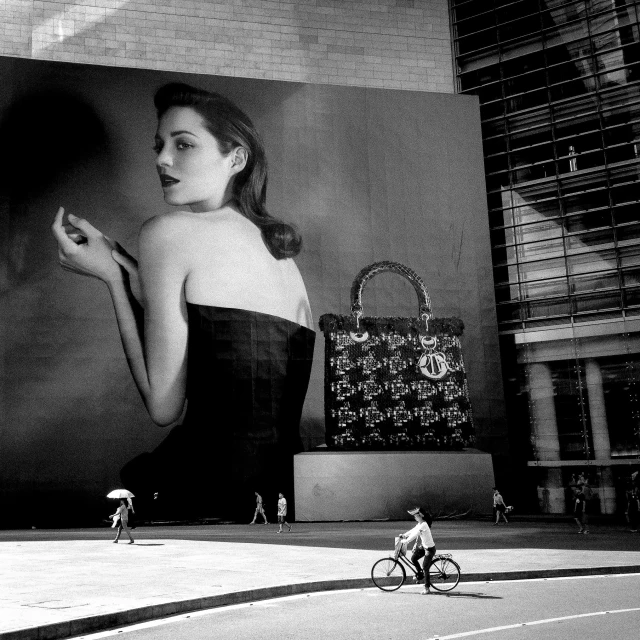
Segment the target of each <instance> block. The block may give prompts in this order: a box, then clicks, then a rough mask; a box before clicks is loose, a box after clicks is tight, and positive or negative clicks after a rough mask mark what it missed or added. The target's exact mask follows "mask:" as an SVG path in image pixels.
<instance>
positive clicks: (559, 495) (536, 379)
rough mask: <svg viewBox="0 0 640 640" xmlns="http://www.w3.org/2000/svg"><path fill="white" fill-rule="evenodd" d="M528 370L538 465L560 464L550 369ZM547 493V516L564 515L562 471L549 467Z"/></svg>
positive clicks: (533, 366) (537, 366) (533, 365)
mask: <svg viewBox="0 0 640 640" xmlns="http://www.w3.org/2000/svg"><path fill="white" fill-rule="evenodd" d="M528 369H529V398H530V399H531V424H532V426H533V437H534V439H535V447H536V450H537V451H538V457H539V459H540V460H541V461H553V460H560V440H559V439H558V423H557V420H556V405H555V401H554V394H553V380H552V378H551V369H550V368H549V365H548V364H547V363H546V362H532V363H530V364H529V365H528ZM543 489H544V491H545V494H546V493H547V491H548V494H547V495H548V501H547V500H546V499H545V501H544V506H545V509H546V510H547V513H564V512H565V511H566V504H565V492H564V487H563V486H562V469H560V468H556V467H549V468H548V469H547V479H546V482H545V486H544V488H543Z"/></svg>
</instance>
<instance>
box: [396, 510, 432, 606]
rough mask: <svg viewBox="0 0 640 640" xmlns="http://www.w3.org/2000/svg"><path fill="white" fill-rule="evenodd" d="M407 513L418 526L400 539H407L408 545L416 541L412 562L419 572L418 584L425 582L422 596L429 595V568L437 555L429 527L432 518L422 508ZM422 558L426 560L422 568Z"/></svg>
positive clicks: (402, 534)
mask: <svg viewBox="0 0 640 640" xmlns="http://www.w3.org/2000/svg"><path fill="white" fill-rule="evenodd" d="M407 513H409V514H410V515H412V516H413V518H414V520H415V521H416V522H417V523H418V524H417V525H416V526H415V527H413V529H410V530H409V531H407V532H406V533H401V534H400V538H403V539H405V540H406V541H407V543H411V542H412V541H413V540H415V541H416V543H415V545H414V547H413V551H412V553H411V562H412V563H413V565H414V566H415V568H416V569H417V571H418V575H417V576H416V582H422V580H424V589H423V591H422V594H423V595H427V594H429V593H431V580H430V576H429V567H430V566H431V561H432V559H433V556H435V555H436V543H435V542H434V541H433V536H432V535H431V527H430V526H429V525H430V524H431V522H432V518H431V515H430V514H429V513H427V512H426V511H424V510H423V509H421V508H420V507H415V508H413V509H410V510H409V511H408V512H407ZM420 558H424V560H423V561H422V566H420Z"/></svg>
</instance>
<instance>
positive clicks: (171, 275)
mask: <svg viewBox="0 0 640 640" xmlns="http://www.w3.org/2000/svg"><path fill="white" fill-rule="evenodd" d="M154 102H155V107H156V110H157V114H158V127H157V132H156V137H155V145H154V149H155V151H156V154H157V157H156V169H157V171H158V175H159V178H160V183H161V186H162V190H163V193H164V200H165V202H166V203H167V204H170V205H173V206H176V207H178V209H177V210H174V211H171V212H168V213H163V214H160V215H157V216H155V217H153V218H151V219H149V220H147V221H146V222H145V223H144V224H143V226H142V229H141V231H140V236H139V254H138V255H139V263H136V261H135V260H134V259H133V258H131V256H130V255H129V254H127V253H126V252H125V251H124V250H123V249H122V248H121V247H120V246H119V245H118V244H117V243H115V242H113V241H111V240H110V239H109V238H108V237H106V236H105V235H104V234H103V233H101V232H100V231H98V230H97V229H96V228H94V227H93V226H92V225H91V224H90V223H89V222H88V221H87V220H84V219H82V218H79V217H76V216H75V215H71V214H69V215H68V216H67V217H68V221H67V222H65V220H64V209H63V208H60V209H59V210H58V213H57V215H56V217H55V221H54V223H53V233H54V236H55V238H56V240H57V242H58V250H59V257H60V263H61V266H62V267H63V268H65V269H67V270H70V271H73V272H75V273H78V274H81V275H87V276H93V277H97V278H99V279H101V280H102V281H103V282H104V283H105V284H106V285H107V287H108V289H109V292H110V294H111V298H112V301H113V305H114V309H115V314H116V319H117V323H118V328H119V330H120V335H121V338H122V344H123V346H124V351H125V354H126V357H127V361H128V364H129V368H130V370H131V373H132V375H133V378H134V380H135V383H136V385H137V387H138V389H139V391H140V395H141V396H142V399H143V401H144V403H145V406H146V408H147V410H148V412H149V415H150V416H151V418H152V419H153V421H154V422H155V423H157V424H158V425H161V426H167V425H170V424H172V423H174V422H176V421H177V420H178V419H179V418H180V417H181V416H182V414H183V410H184V407H185V403H186V405H187V409H186V413H185V416H184V419H183V420H182V423H181V424H180V425H178V426H176V427H174V428H173V429H172V430H171V432H170V433H169V435H168V436H167V438H165V440H164V441H163V442H162V443H161V444H160V445H159V446H158V447H157V448H156V450H155V451H153V452H152V453H145V454H142V455H141V456H138V457H137V458H135V459H134V460H132V461H131V462H129V463H128V464H127V465H125V467H124V469H123V470H122V479H123V481H124V482H125V485H126V486H127V488H128V489H130V490H131V491H133V492H134V493H135V494H136V497H137V498H138V499H142V500H144V498H145V497H148V498H151V496H152V495H153V494H154V493H157V494H158V496H159V497H160V498H162V503H163V504H174V505H181V507H182V508H183V511H184V513H185V515H187V514H189V515H212V516H218V517H234V516H235V515H236V513H237V507H238V506H240V507H241V506H242V504H243V502H244V498H243V497H244V495H246V494H249V495H250V494H251V493H252V492H253V488H254V487H256V486H260V487H265V492H274V491H275V492H277V491H278V490H280V489H277V487H283V486H284V487H288V488H289V491H291V490H292V488H293V487H292V482H293V477H292V476H293V471H292V469H293V454H294V453H296V452H297V451H300V450H302V446H301V441H300V436H299V422H300V414H301V411H302V404H303V401H304V397H305V394H306V390H307V385H308V381H309V374H310V369H311V359H312V354H313V344H314V339H315V333H314V332H313V330H312V319H311V311H310V307H309V301H308V298H307V293H306V290H305V286H304V283H303V281H302V277H301V275H300V272H299V271H298V269H297V267H296V265H295V263H294V261H293V260H292V259H291V258H292V257H294V256H295V255H297V254H298V252H299V250H300V246H301V239H300V236H299V235H298V233H297V232H296V230H295V229H294V228H293V227H291V226H290V225H288V224H286V223H284V222H281V221H280V220H277V219H276V218H273V217H272V216H271V215H269V213H268V212H267V210H266V208H265V200H266V187H267V164H266V157H265V153H264V148H263V146H262V143H261V141H260V138H259V136H258V134H257V132H256V130H255V128H254V126H253V124H252V123H251V121H250V120H249V118H248V117H247V116H246V115H245V114H244V113H243V112H242V111H241V110H240V109H238V107H236V106H235V105H234V104H233V103H231V102H230V101H229V100H228V99H226V98H224V97H223V96H220V95H218V94H215V93H210V92H207V91H203V90H199V89H195V88H193V87H190V86H188V85H184V84H175V83H174V84H169V85H166V86H164V87H162V88H161V89H160V90H159V91H158V92H157V93H156V96H155V101H154Z"/></svg>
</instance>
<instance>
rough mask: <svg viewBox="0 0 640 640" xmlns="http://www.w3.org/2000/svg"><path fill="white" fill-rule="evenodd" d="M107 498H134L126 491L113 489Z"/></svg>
mask: <svg viewBox="0 0 640 640" xmlns="http://www.w3.org/2000/svg"><path fill="white" fill-rule="evenodd" d="M107 498H135V496H134V495H133V493H131V491H127V490H126V489H114V490H113V491H111V492H110V493H108V494H107Z"/></svg>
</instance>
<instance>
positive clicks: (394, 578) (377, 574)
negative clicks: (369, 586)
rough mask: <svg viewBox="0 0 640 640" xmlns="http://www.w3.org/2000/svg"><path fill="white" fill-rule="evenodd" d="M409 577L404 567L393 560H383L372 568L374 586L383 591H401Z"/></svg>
mask: <svg viewBox="0 0 640 640" xmlns="http://www.w3.org/2000/svg"><path fill="white" fill-rule="evenodd" d="M406 577H407V572H406V571H405V570H404V567H403V566H402V565H401V564H400V563H399V562H398V561H397V560H394V559H393V558H382V560H378V562H376V563H375V564H374V565H373V567H371V579H372V580H373V584H375V585H376V587H378V589H382V590H383V591H395V590H396V589H399V588H400V587H401V586H402V585H403V584H404V581H405V579H406Z"/></svg>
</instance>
